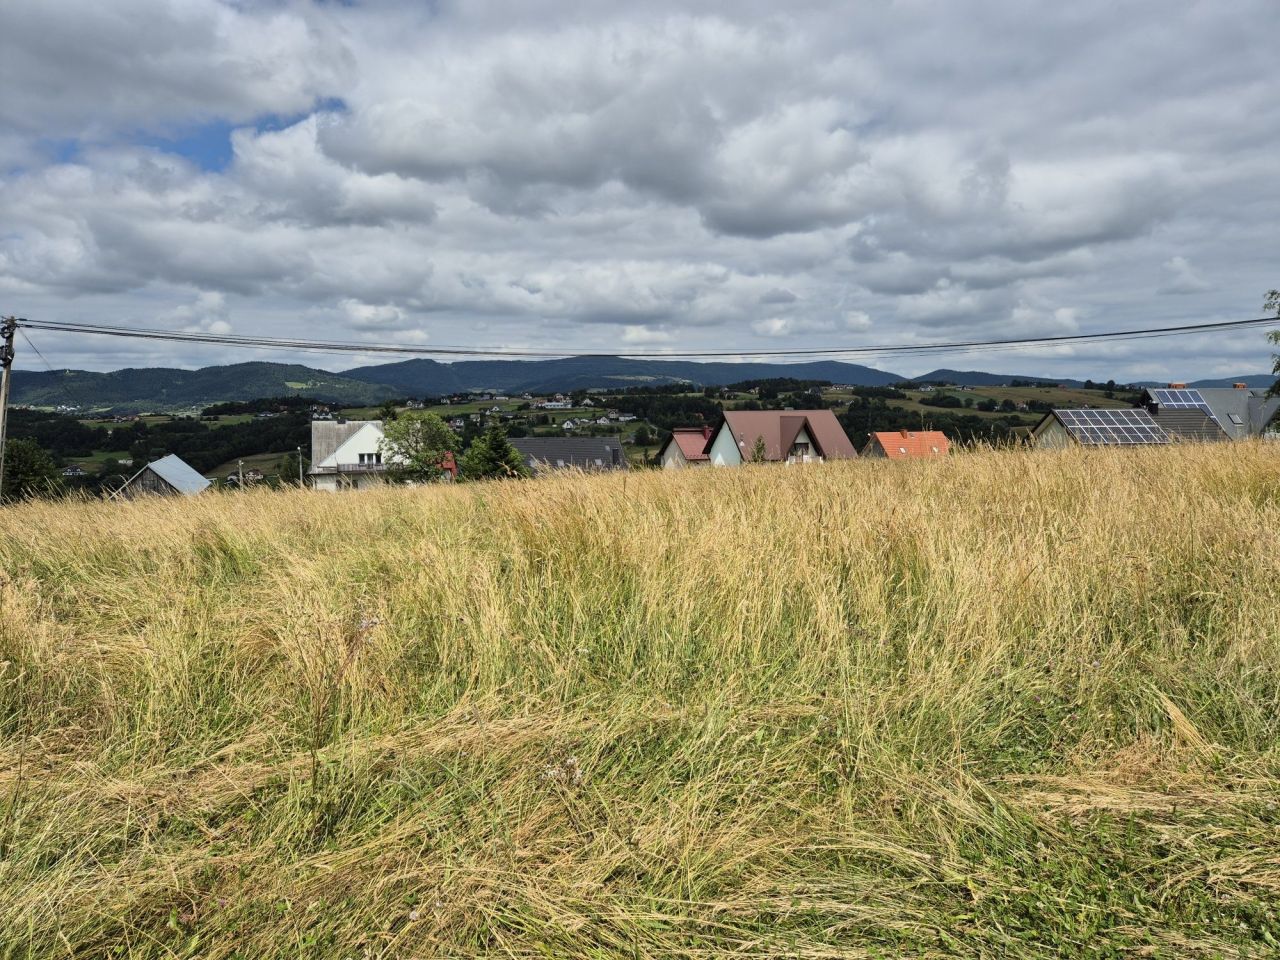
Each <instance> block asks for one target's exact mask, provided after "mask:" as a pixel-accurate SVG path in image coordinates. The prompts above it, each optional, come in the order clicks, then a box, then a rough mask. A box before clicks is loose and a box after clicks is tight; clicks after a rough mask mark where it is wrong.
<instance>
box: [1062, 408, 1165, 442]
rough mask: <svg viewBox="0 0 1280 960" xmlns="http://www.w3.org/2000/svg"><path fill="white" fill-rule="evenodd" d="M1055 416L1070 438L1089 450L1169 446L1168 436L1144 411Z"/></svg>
mask: <svg viewBox="0 0 1280 960" xmlns="http://www.w3.org/2000/svg"><path fill="white" fill-rule="evenodd" d="M1054 413H1055V414H1056V415H1057V417H1058V419H1059V420H1061V421H1062V425H1063V426H1064V427H1066V428H1067V431H1068V432H1069V433H1070V434H1071V436H1072V437H1074V438H1075V439H1076V440H1077V441H1079V442H1080V443H1083V444H1087V445H1090V446H1107V445H1116V446H1134V445H1137V444H1147V443H1168V442H1169V435H1168V434H1167V433H1165V432H1164V431H1163V430H1161V429H1160V427H1159V425H1158V424H1157V423H1156V422H1155V421H1154V420H1152V419H1151V414H1149V413H1147V411H1145V410H1055V411H1054Z"/></svg>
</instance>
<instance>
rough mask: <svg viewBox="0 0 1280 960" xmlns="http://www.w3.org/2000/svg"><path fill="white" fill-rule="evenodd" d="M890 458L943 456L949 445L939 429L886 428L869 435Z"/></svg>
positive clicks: (905, 458) (904, 458)
mask: <svg viewBox="0 0 1280 960" xmlns="http://www.w3.org/2000/svg"><path fill="white" fill-rule="evenodd" d="M871 437H872V440H871V442H872V443H878V444H879V445H880V449H881V450H883V451H884V455H885V456H886V457H888V458H889V459H890V460H907V459H910V458H912V457H945V456H946V455H947V451H948V450H949V449H950V448H951V445H950V444H949V443H948V442H947V437H946V434H944V433H943V432H942V431H941V430H887V431H884V432H881V433H873V434H872V435H871Z"/></svg>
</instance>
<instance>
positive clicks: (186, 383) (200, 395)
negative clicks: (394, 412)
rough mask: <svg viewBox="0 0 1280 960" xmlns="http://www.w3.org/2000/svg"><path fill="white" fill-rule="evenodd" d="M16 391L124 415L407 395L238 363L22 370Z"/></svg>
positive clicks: (307, 370) (43, 401)
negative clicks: (297, 399) (287, 399)
mask: <svg viewBox="0 0 1280 960" xmlns="http://www.w3.org/2000/svg"><path fill="white" fill-rule="evenodd" d="M12 390H13V402H14V403H18V404H28V405H30V406H36V407H55V406H60V405H63V404H66V405H71V406H78V407H81V408H82V409H86V410H105V409H114V410H122V411H141V410H182V409H187V408H189V407H198V406H204V405H206V404H210V403H217V402H218V401H220V400H254V399H257V398H259V397H280V396H290V395H299V396H304V397H316V398H318V399H324V400H336V401H338V402H340V403H344V404H352V405H357V404H369V403H379V402H381V401H383V400H387V399H389V398H391V397H395V396H397V395H402V394H403V391H398V390H396V389H395V388H394V387H390V386H387V385H385V384H378V383H367V382H365V381H362V380H355V379H352V378H351V377H346V376H343V375H341V374H337V373H329V372H328V371H326V370H316V369H314V368H312V367H304V366H302V365H300V364H286V363H236V364H230V365H227V366H220V367H203V368H201V369H199V370H178V369H174V368H171V367H141V368H138V367H134V368H127V369H124V370H113V371H111V372H110V373H94V372H90V371H86V370H55V371H44V372H38V371H30V370H19V371H16V372H15V374H14V379H13V388H12Z"/></svg>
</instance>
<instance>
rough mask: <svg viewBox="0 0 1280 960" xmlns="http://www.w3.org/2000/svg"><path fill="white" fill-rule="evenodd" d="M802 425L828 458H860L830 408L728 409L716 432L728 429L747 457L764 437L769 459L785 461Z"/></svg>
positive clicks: (765, 454)
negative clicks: (756, 443)
mask: <svg viewBox="0 0 1280 960" xmlns="http://www.w3.org/2000/svg"><path fill="white" fill-rule="evenodd" d="M802 428H803V429H804V430H805V431H806V432H807V433H808V434H809V437H810V438H811V439H812V440H813V442H814V444H815V445H816V446H817V448H818V452H819V453H820V454H822V456H823V457H825V458H826V459H828V460H841V459H852V458H854V457H857V455H858V451H857V450H855V449H854V448H853V442H852V441H851V440H850V439H849V437H848V435H847V434H846V433H845V432H844V427H842V426H840V421H839V420H837V419H836V415H835V414H834V413H832V412H831V411H830V410H726V411H725V412H724V422H723V423H722V424H721V425H720V428H719V430H717V431H716V433H717V434H718V433H719V432H720V430H724V429H728V430H729V431H730V432H731V434H732V436H733V438H734V439H735V440H737V441H738V447H739V449H741V450H742V452H743V459H744V460H745V459H747V458H748V457H749V456H750V453H751V448H752V447H753V446H754V445H755V442H756V438H757V437H763V438H764V456H765V459H766V460H785V459H786V457H787V452H788V451H789V450H790V449H791V444H792V443H793V442H794V441H795V438H796V436H797V435H798V434H799V433H800V430H801V429H802ZM714 439H715V438H714V437H713V438H712V442H714ZM709 446H710V445H708V447H709Z"/></svg>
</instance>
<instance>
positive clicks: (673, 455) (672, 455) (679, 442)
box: [658, 427, 711, 470]
mask: <svg viewBox="0 0 1280 960" xmlns="http://www.w3.org/2000/svg"><path fill="white" fill-rule="evenodd" d="M710 443H711V428H710V427H676V428H675V429H674V430H672V431H671V437H670V438H669V439H668V440H667V442H666V443H664V444H663V445H662V449H661V450H659V451H658V460H659V462H660V463H661V464H662V466H663V467H664V468H666V469H669V470H674V469H677V468H679V467H694V466H701V465H704V464H707V463H709V462H710V459H711V458H710V457H708V456H707V447H708V446H709V445H710Z"/></svg>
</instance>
